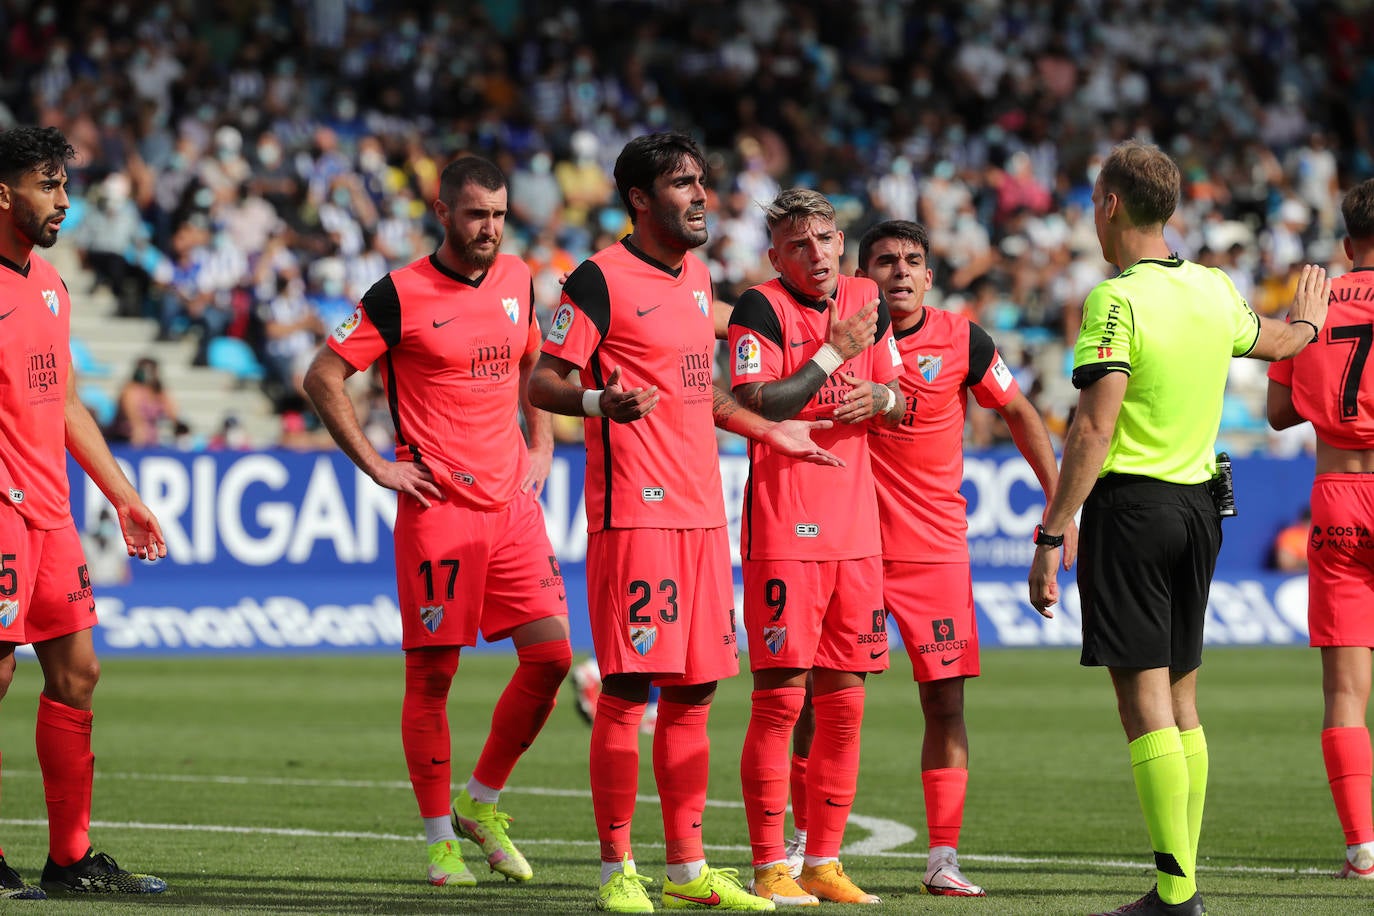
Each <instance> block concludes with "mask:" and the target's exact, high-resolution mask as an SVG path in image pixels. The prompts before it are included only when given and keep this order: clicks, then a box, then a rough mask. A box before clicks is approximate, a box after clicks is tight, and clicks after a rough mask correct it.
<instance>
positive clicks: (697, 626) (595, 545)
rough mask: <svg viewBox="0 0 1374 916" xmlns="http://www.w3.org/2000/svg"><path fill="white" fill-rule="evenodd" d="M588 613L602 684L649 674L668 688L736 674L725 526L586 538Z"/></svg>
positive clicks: (610, 532) (610, 531) (617, 531)
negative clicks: (608, 677)
mask: <svg viewBox="0 0 1374 916" xmlns="http://www.w3.org/2000/svg"><path fill="white" fill-rule="evenodd" d="M587 608H588V612H589V613H590V616H591V623H592V644H593V645H594V646H595V648H596V661H597V664H598V665H600V666H601V675H602V677H605V676H606V675H610V674H648V675H654V676H655V677H654V679H655V681H656V682H657V683H660V684H666V685H669V686H672V685H689V684H707V683H710V682H712V681H719V680H723V679H724V678H727V677H734V676H735V675H736V674H738V673H739V648H738V646H737V644H736V642H735V589H734V584H733V581H732V579H731V576H730V541H729V538H728V537H727V536H726V531H725V527H724V526H721V527H719V528H682V529H676V528H672V529H670V528H607V529H604V530H602V531H594V532H592V533H591V534H589V535H588V536H587Z"/></svg>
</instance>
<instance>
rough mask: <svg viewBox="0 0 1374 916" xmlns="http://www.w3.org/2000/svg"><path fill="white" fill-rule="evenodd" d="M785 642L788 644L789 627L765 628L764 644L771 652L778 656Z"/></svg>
mask: <svg viewBox="0 0 1374 916" xmlns="http://www.w3.org/2000/svg"><path fill="white" fill-rule="evenodd" d="M785 642H787V627H764V628H763V644H764V645H766V646H767V647H768V651H769V652H771V653H773V654H774V655H777V654H778V653H779V652H781V651H782V646H783V643H785Z"/></svg>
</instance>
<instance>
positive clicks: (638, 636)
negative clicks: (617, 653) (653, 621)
mask: <svg viewBox="0 0 1374 916" xmlns="http://www.w3.org/2000/svg"><path fill="white" fill-rule="evenodd" d="M656 642H658V627H630V645H632V646H634V650H635V651H636V652H638V653H639V654H640V655H648V654H649V650H650V649H652V648H653V647H654V643H656Z"/></svg>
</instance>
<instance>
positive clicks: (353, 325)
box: [334, 306, 363, 343]
mask: <svg viewBox="0 0 1374 916" xmlns="http://www.w3.org/2000/svg"><path fill="white" fill-rule="evenodd" d="M362 320H363V309H362V306H358V307H357V308H355V309H354V310H353V314H352V315H349V316H348V317H347V318H345V319H344V320H343V321H340V322H339V326H338V327H336V328H335V329H334V339H335V340H337V341H338V342H339V343H343V342H344V341H345V340H348V338H349V335H351V334H352V333H353V332H354V331H356V330H358V325H359V324H361V323H362Z"/></svg>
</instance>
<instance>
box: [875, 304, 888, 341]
mask: <svg viewBox="0 0 1374 916" xmlns="http://www.w3.org/2000/svg"><path fill="white" fill-rule="evenodd" d="M890 327H892V311H891V310H890V309H889V308H888V307H887V300H886V299H884V298H883V295H882V293H879V294H878V326H877V327H876V328H874V329H873V342H874V343H877V342H878V341H880V340H882V339H883V334H884V333H885V332H886V331H887V329H888V328H890Z"/></svg>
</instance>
